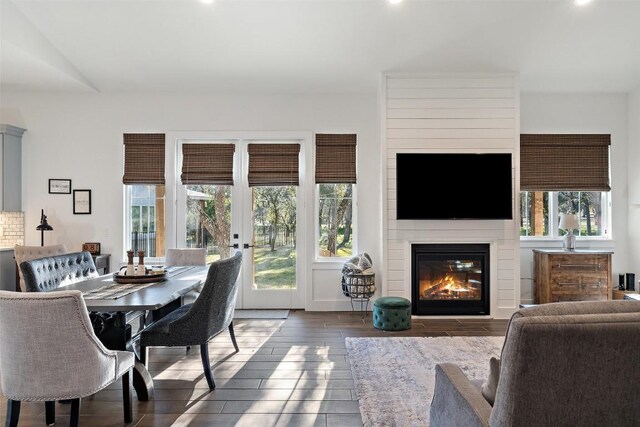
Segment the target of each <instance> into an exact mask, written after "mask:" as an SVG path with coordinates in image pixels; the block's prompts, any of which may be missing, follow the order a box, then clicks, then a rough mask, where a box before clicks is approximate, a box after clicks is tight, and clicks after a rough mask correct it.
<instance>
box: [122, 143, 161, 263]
mask: <svg viewBox="0 0 640 427" xmlns="http://www.w3.org/2000/svg"><path fill="white" fill-rule="evenodd" d="M122 137H123V142H124V175H123V176H122V183H123V184H124V188H125V239H124V246H125V247H124V251H127V250H132V251H134V253H136V254H137V252H138V251H144V254H145V256H148V257H164V196H165V188H164V184H165V179H164V163H165V159H164V154H165V153H164V152H165V135H164V134H163V133H125V134H124V135H123V136H122Z"/></svg>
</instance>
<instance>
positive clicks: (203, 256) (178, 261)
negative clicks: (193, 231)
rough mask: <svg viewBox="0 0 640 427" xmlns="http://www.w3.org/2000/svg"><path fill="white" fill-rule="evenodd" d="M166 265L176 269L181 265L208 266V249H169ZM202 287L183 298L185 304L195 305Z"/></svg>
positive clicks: (165, 259)
mask: <svg viewBox="0 0 640 427" xmlns="http://www.w3.org/2000/svg"><path fill="white" fill-rule="evenodd" d="M164 264H165V265H166V266H167V267H175V266H181V265H207V249H206V248H171V249H167V253H166V255H165V258H164ZM200 291H202V286H198V287H197V288H196V289H194V290H192V291H190V292H188V293H187V294H186V295H185V296H184V297H182V298H183V302H184V304H191V303H193V302H194V301H195V300H196V298H198V296H200Z"/></svg>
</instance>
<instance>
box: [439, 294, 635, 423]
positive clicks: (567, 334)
mask: <svg viewBox="0 0 640 427" xmlns="http://www.w3.org/2000/svg"><path fill="white" fill-rule="evenodd" d="M639 348H640V302H635V301H593V302H592V301H588V302H562V303H553V304H543V305H540V306H536V307H531V308H525V309H521V310H519V311H517V312H516V313H514V315H513V316H512V317H511V321H510V323H509V327H508V328H507V336H506V337H505V343H504V347H503V349H502V356H501V363H500V372H499V380H498V382H497V388H496V390H495V403H494V405H493V407H492V406H491V405H490V404H489V402H488V401H487V400H486V399H485V398H484V396H483V394H482V392H481V390H480V388H479V387H478V386H477V385H475V384H474V383H473V382H471V381H469V379H468V378H467V377H466V376H465V374H464V373H463V372H462V370H461V369H460V368H459V367H458V366H457V365H454V364H450V363H443V364H440V365H436V384H435V392H434V396H433V401H432V402H431V412H430V418H431V421H430V425H431V426H433V427H443V426H451V427H453V426H469V427H472V426H489V425H491V426H492V427H499V426H513V427H517V426H554V427H555V426H617V427H623V426H637V425H638V423H639V422H640V421H639V420H640V405H637V404H635V401H634V399H635V398H636V397H637V396H638V395H639V394H640V368H638V349H639ZM488 359H489V358H488V357H487V361H486V363H487V365H488V364H489V360H488ZM629 399H630V400H629Z"/></svg>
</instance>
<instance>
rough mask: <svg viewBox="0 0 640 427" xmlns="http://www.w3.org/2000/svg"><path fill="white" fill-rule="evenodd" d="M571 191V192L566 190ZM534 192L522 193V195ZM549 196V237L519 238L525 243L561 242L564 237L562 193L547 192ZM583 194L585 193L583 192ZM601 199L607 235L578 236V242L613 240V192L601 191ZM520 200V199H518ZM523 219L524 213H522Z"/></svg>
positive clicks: (603, 222) (603, 221)
mask: <svg viewBox="0 0 640 427" xmlns="http://www.w3.org/2000/svg"><path fill="white" fill-rule="evenodd" d="M564 191H569V190H564ZM525 192H529V193H531V192H532V191H520V194H521V193H525ZM546 192H547V193H550V194H549V234H548V235H547V236H519V237H520V241H523V242H527V241H530V242H539V241H561V240H562V239H563V237H564V236H561V235H560V233H559V228H558V223H559V219H560V213H559V212H558V193H560V192H561V191H546ZM582 192H583V193H584V192H585V191H582ZM586 192H589V193H591V192H594V191H586ZM599 193H600V197H601V206H602V207H603V208H602V224H603V228H604V230H605V233H604V234H602V235H600V236H579V235H576V236H575V237H576V241H611V240H613V230H612V221H611V218H612V212H611V211H612V206H611V200H612V197H611V191H600V192H599ZM518 200H519V198H518ZM520 216H521V217H522V212H521V213H520ZM519 228H520V224H518V229H519Z"/></svg>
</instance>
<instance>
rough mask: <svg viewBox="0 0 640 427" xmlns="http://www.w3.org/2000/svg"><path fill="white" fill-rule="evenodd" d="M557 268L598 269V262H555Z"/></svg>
mask: <svg viewBox="0 0 640 427" xmlns="http://www.w3.org/2000/svg"><path fill="white" fill-rule="evenodd" d="M557 267H558V268H594V269H596V270H600V264H557Z"/></svg>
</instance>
